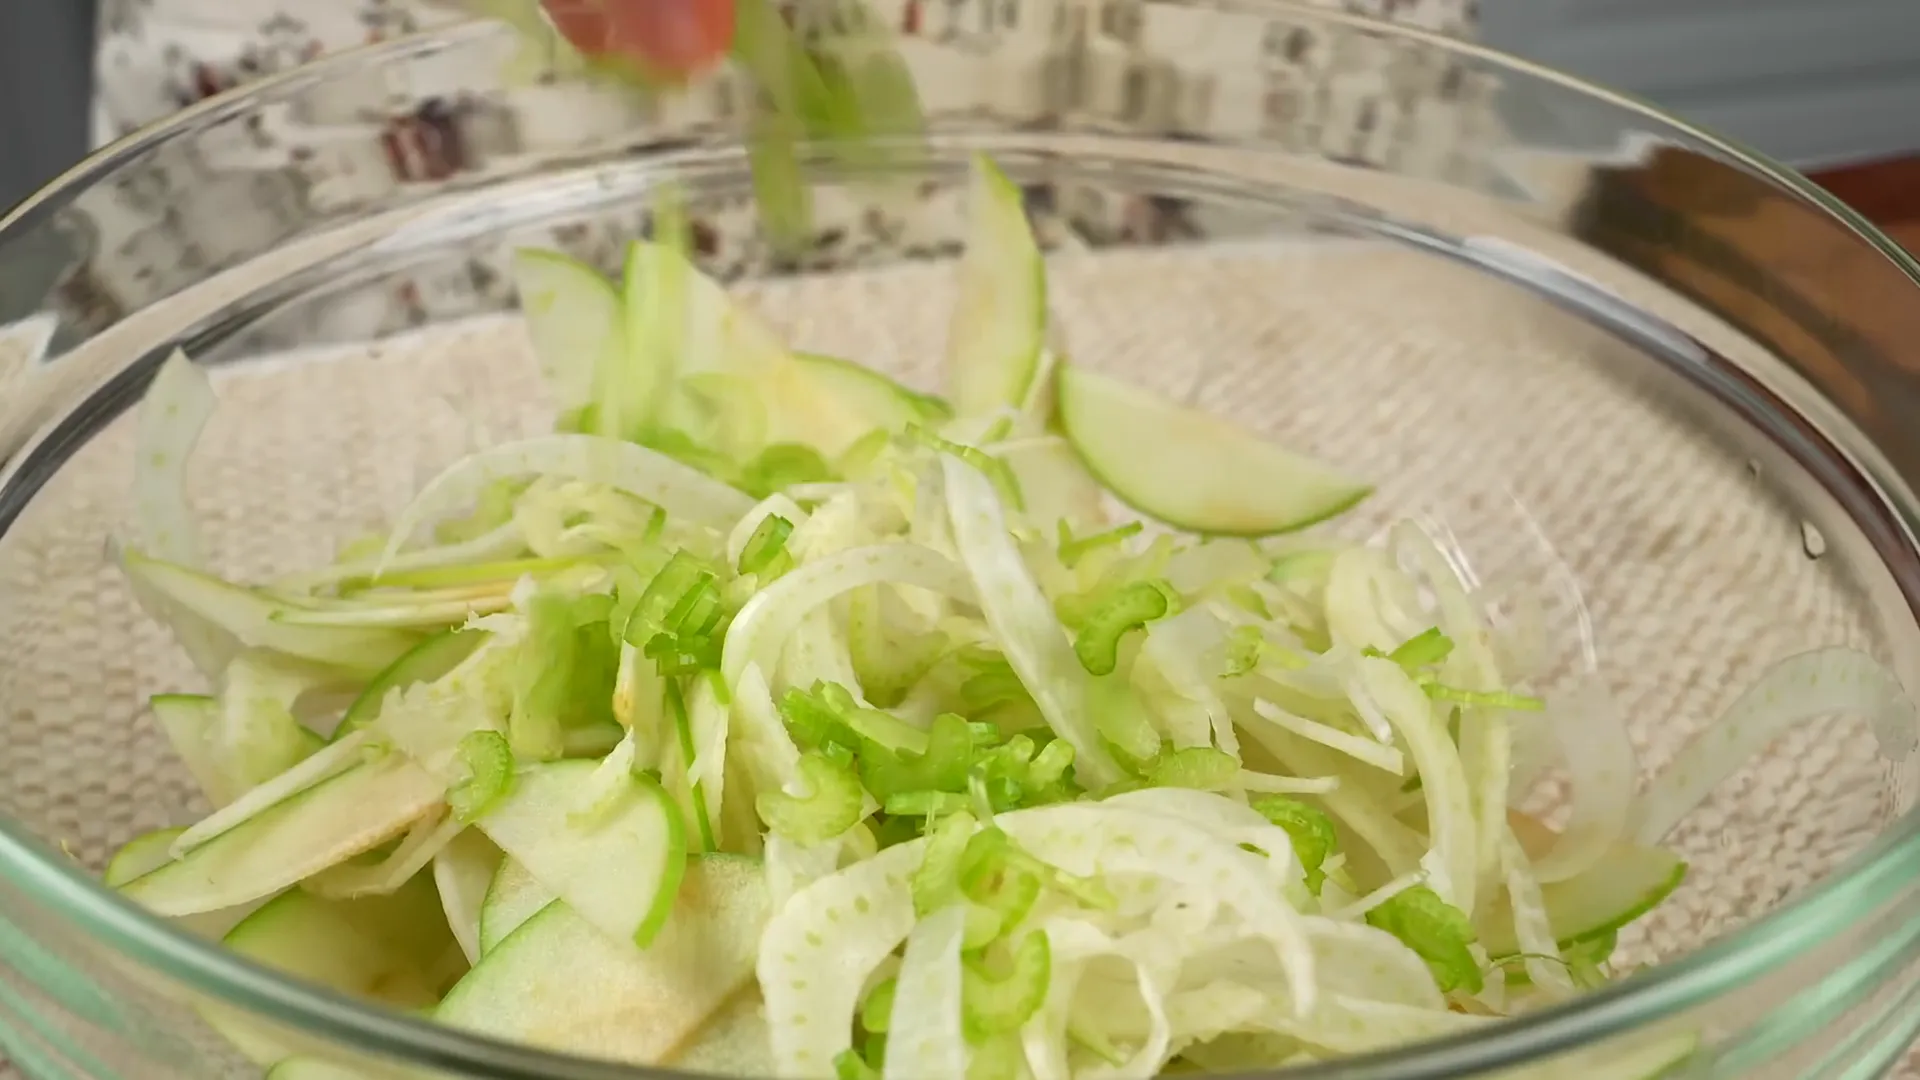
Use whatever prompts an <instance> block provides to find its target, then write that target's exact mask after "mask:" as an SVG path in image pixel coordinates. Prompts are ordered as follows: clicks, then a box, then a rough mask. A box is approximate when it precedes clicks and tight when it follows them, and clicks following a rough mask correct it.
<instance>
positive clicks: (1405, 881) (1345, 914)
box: [1332, 870, 1427, 922]
mask: <svg viewBox="0 0 1920 1080" xmlns="http://www.w3.org/2000/svg"><path fill="white" fill-rule="evenodd" d="M1426 883H1427V874H1426V871H1424V870H1415V871H1414V872H1413V873H1411V874H1401V875H1400V876H1399V877H1397V878H1394V879H1393V880H1392V881H1389V882H1387V883H1386V884H1385V885H1382V886H1380V887H1379V888H1377V889H1375V890H1373V891H1372V892H1370V893H1368V894H1366V895H1365V896H1362V897H1361V898H1360V899H1358V900H1355V901H1354V902H1353V903H1351V904H1348V905H1347V906H1345V907H1343V908H1341V909H1340V910H1339V911H1336V912H1334V913H1333V914H1332V918H1335V919H1338V920H1340V921H1342V922H1354V921H1357V920H1360V919H1363V918H1365V917H1366V914H1367V912H1369V911H1372V910H1373V909H1374V908H1377V907H1379V906H1380V905H1381V904H1384V903H1386V902H1387V901H1389V900H1391V899H1393V898H1394V897H1396V896H1399V895H1400V894H1401V893H1403V892H1406V891H1407V890H1408V889H1413V888H1418V887H1419V886H1421V885H1424V884H1426Z"/></svg>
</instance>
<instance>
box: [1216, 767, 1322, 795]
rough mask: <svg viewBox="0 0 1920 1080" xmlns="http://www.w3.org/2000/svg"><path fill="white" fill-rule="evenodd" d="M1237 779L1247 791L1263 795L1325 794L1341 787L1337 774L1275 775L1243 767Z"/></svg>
mask: <svg viewBox="0 0 1920 1080" xmlns="http://www.w3.org/2000/svg"><path fill="white" fill-rule="evenodd" d="M1236 779H1237V782H1238V783H1239V785H1240V786H1241V787H1242V788H1244V789H1246V790H1247V791H1250V792H1256V793H1259V794H1263V795H1324V794H1326V793H1327V792H1329V791H1334V790H1337V789H1338V788H1339V787H1340V778H1339V777H1337V776H1275V775H1273V774H1272V773H1262V772H1250V771H1248V770H1246V769H1241V770H1240V772H1239V773H1238V774H1237V777H1236Z"/></svg>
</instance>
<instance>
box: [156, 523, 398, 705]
mask: <svg viewBox="0 0 1920 1080" xmlns="http://www.w3.org/2000/svg"><path fill="white" fill-rule="evenodd" d="M120 565H121V568H122V569H124V570H125V571H126V573H127V576H128V577H130V578H132V579H134V581H135V582H136V583H137V586H138V589H139V590H140V591H142V592H143V593H145V594H146V595H149V596H152V597H155V598H157V599H158V601H159V602H160V603H162V604H164V605H166V606H168V607H169V608H172V609H174V610H179V611H184V612H186V613H187V614H188V615H190V616H192V617H193V618H194V619H196V620H198V621H200V622H203V623H205V624H208V625H210V626H213V627H217V628H219V630H221V631H222V632H224V633H225V634H227V635H229V636H230V637H231V638H232V639H233V640H235V641H237V642H239V643H240V644H241V645H247V646H252V647H255V648H261V649H270V650H272V651H274V652H278V653H284V654H286V655H287V656H292V657H297V658H299V659H301V660H311V661H313V662H314V663H318V664H329V665H332V666H334V667H338V668H341V669H342V670H343V673H345V674H351V675H359V676H372V675H374V674H377V673H378V672H379V671H380V669H382V668H384V667H386V666H387V665H388V664H391V663H393V661H394V660H395V659H396V658H398V657H399V656H400V655H401V654H402V653H404V652H406V651H407V650H408V649H410V648H412V647H413V645H414V642H416V641H418V640H419V639H418V638H417V637H415V636H414V635H412V634H407V633H402V632H400V631H397V630H387V629H369V628H366V627H315V626H301V625H299V624H297V623H289V622H283V621H281V620H280V619H279V618H277V617H276V616H277V615H278V614H279V613H280V612H282V611H285V610H286V607H285V605H283V604H279V603H275V602H274V601H272V600H269V599H267V598H266V597H263V596H261V595H260V594H258V593H256V592H254V591H253V590H251V589H245V588H242V587H240V586H238V585H234V584H231V583H229V582H225V581H222V580H220V579H219V578H216V577H211V576H209V575H207V574H203V573H200V572H199V571H198V570H189V569H187V568H186V567H184V566H179V565H176V564H174V563H170V562H164V561H162V560H159V559H153V558H149V557H147V556H146V555H143V554H141V553H140V552H138V551H134V550H131V549H129V550H126V551H123V552H121V555H120Z"/></svg>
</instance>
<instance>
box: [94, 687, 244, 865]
mask: <svg viewBox="0 0 1920 1080" xmlns="http://www.w3.org/2000/svg"><path fill="white" fill-rule="evenodd" d="M147 707H148V708H150V709H152V710H153V719H154V722H155V723H157V724H159V725H160V730H161V731H162V732H163V733H164V734H165V735H166V736H167V744H168V745H169V746H172V747H173V752H174V754H175V756H177V757H179V759H180V764H182V765H184V766H186V769H187V772H188V774H189V775H191V776H192V777H193V782H194V783H196V784H198V785H199V786H200V790H201V792H202V793H204V794H205V795H206V797H207V799H208V801H210V802H211V803H213V805H215V806H224V805H226V804H227V803H229V802H232V801H233V797H234V795H235V794H237V792H235V791H234V790H233V786H232V785H231V784H229V783H228V782H227V777H226V770H224V769H222V768H221V767H220V759H219V755H218V754H216V753H215V751H214V741H213V740H214V735H215V733H216V731H217V730H218V729H219V725H220V701H219V699H217V698H212V697H208V696H207V695H205V694H158V695H155V696H154V697H153V698H152V699H151V700H149V701H148V702H147ZM110 884H111V883H110Z"/></svg>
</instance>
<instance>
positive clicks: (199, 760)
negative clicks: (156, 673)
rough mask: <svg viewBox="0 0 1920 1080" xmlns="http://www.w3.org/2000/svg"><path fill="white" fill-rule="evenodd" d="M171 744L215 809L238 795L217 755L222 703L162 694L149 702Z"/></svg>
mask: <svg viewBox="0 0 1920 1080" xmlns="http://www.w3.org/2000/svg"><path fill="white" fill-rule="evenodd" d="M147 707H148V708H150V709H152V710H153V719H154V722H155V723H157V724H159V725H160V730H161V731H162V732H164V733H165V734H166V736H167V744H168V745H170V746H172V747H173V752H174V755H175V756H176V757H178V758H179V759H180V764H182V765H184V766H186V769H187V772H188V773H189V774H190V775H191V776H192V777H193V782H194V783H196V784H198V785H200V791H201V792H202V793H203V794H205V795H206V797H207V801H209V802H211V803H212V804H213V805H214V806H225V805H226V804H227V803H229V802H232V801H233V797H234V795H236V794H238V792H235V791H234V790H233V786H232V785H231V784H229V783H228V782H227V777H226V771H225V770H224V769H222V768H221V767H220V760H219V756H218V755H217V754H216V753H215V752H214V744H213V739H214V733H215V732H216V731H217V730H218V729H219V725H220V701H219V699H217V698H212V697H208V696H207V695H205V694H158V695H156V696H154V697H153V698H152V699H151V700H150V701H148V702H147Z"/></svg>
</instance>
